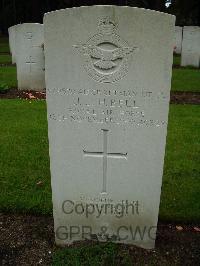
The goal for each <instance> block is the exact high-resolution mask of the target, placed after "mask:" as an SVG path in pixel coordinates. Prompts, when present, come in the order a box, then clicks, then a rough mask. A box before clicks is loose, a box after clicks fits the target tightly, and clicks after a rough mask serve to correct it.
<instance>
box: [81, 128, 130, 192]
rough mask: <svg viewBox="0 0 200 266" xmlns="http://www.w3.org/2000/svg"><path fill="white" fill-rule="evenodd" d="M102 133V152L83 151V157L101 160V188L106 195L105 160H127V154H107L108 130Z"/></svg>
mask: <svg viewBox="0 0 200 266" xmlns="http://www.w3.org/2000/svg"><path fill="white" fill-rule="evenodd" d="M102 131H103V151H102V152H92V151H85V150H83V154H84V156H85V157H96V158H103V188H102V193H106V183H107V158H113V159H127V153H109V152H108V151H107V149H108V130H107V129H102Z"/></svg>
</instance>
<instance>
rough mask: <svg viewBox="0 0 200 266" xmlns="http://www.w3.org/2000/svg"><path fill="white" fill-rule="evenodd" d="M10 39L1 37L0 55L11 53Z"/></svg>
mask: <svg viewBox="0 0 200 266" xmlns="http://www.w3.org/2000/svg"><path fill="white" fill-rule="evenodd" d="M9 52H10V49H9V44H8V37H0V53H9Z"/></svg>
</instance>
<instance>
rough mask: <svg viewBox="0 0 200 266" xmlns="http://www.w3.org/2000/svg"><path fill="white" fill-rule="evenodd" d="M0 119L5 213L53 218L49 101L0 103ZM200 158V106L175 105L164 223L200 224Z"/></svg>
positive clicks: (0, 198) (0, 193)
mask: <svg viewBox="0 0 200 266" xmlns="http://www.w3.org/2000/svg"><path fill="white" fill-rule="evenodd" d="M0 114H1V115H0V125H2V126H1V130H0V151H1V153H0V169H1V170H0V178H1V184H0V210H2V211H7V212H12V211H13V212H24V213H34V214H51V212H52V204H51V188H50V173H49V156H48V139H47V121H46V106H45V102H44V101H32V102H29V101H26V100H0ZM199 154H200V107H199V106H193V105H187V106H184V105H171V106H170V116H169V128H168V138H167V149H166V158H165V168H164V179H163V189H162V198H161V206H160V219H162V220H170V221H180V222H187V221H188V222H197V221H200V212H199V209H200V193H199V191H200V180H199V178H200V156H199ZM39 181H42V184H41V185H37V183H38V182H39Z"/></svg>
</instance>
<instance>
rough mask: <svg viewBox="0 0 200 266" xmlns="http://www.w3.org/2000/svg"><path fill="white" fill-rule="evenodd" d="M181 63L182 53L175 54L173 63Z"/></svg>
mask: <svg viewBox="0 0 200 266" xmlns="http://www.w3.org/2000/svg"><path fill="white" fill-rule="evenodd" d="M180 64H181V55H179V54H174V56H173V65H179V66H180Z"/></svg>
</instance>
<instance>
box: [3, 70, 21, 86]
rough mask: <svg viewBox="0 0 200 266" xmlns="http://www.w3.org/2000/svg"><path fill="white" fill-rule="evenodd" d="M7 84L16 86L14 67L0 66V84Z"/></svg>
mask: <svg viewBox="0 0 200 266" xmlns="http://www.w3.org/2000/svg"><path fill="white" fill-rule="evenodd" d="M1 84H7V85H8V86H9V87H10V88H12V87H17V74H16V67H14V66H6V67H0V85H1Z"/></svg>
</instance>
